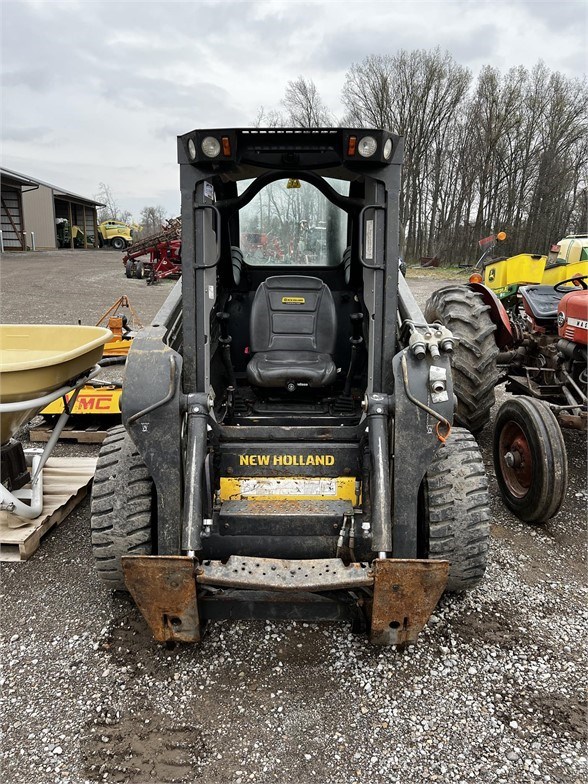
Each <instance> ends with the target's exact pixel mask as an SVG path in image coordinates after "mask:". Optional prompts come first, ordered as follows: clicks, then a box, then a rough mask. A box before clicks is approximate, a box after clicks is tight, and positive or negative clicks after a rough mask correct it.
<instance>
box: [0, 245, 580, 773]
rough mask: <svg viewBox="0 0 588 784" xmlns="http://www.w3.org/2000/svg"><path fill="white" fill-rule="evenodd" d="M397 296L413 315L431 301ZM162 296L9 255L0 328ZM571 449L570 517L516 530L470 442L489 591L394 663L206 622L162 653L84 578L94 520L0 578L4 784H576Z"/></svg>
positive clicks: (48, 541) (357, 649)
mask: <svg viewBox="0 0 588 784" xmlns="http://www.w3.org/2000/svg"><path fill="white" fill-rule="evenodd" d="M411 283H412V284H414V285H413V291H414V292H415V295H416V296H417V299H419V300H420V302H421V303H423V302H424V299H426V297H427V296H428V293H429V292H430V291H431V290H432V289H433V288H436V287H438V286H440V285H443V281H441V280H429V279H422V278H420V279H418V280H414V281H411ZM171 285H172V284H171V283H170V282H162V283H161V284H159V285H158V286H154V287H148V286H147V285H146V284H145V283H144V282H143V281H135V280H131V281H127V280H126V279H125V278H124V276H123V273H122V265H121V264H120V255H119V254H117V253H114V252H112V251H110V252H109V251H99V252H94V251H87V252H71V251H59V252H51V253H38V254H14V255H8V256H4V257H3V259H2V303H1V309H2V320H3V321H8V322H27V321H28V322H52V323H60V322H63V323H77V320H78V318H80V319H81V320H82V321H83V322H84V323H88V324H92V323H94V322H95V321H96V320H97V319H98V317H99V316H100V315H101V313H102V312H103V311H104V310H106V308H107V307H108V306H109V305H110V304H111V302H113V301H114V300H115V299H116V298H117V297H118V296H120V295H121V294H123V293H126V294H128V295H129V297H130V299H131V302H132V303H133V305H134V306H135V307H136V309H137V310H138V312H139V315H140V316H141V317H142V319H143V320H144V321H146V322H147V321H149V319H150V318H151V317H152V316H153V314H154V313H155V312H156V310H157V308H158V307H159V305H160V304H161V302H162V301H163V300H164V298H165V296H166V294H167V293H168V292H169V290H170V289H171ZM565 440H566V444H567V448H568V453H569V459H570V486H569V491H568V498H567V501H566V504H565V506H564V508H563V510H562V512H561V513H560V514H559V516H558V517H557V518H556V519H555V520H553V521H552V522H551V523H550V524H549V525H546V526H539V527H530V526H527V525H525V524H523V523H521V522H519V521H518V520H516V519H515V518H514V517H512V516H511V515H510V513H509V512H507V511H506V509H505V507H504V506H503V505H502V503H501V501H500V499H499V497H498V493H497V487H496V482H495V480H494V477H493V475H492V471H491V449H490V433H489V432H485V433H484V434H483V436H482V438H481V446H482V449H483V454H484V459H485V462H486V465H487V468H488V470H489V472H490V474H491V492H492V498H491V502H492V512H493V524H492V542H491V557H490V566H489V569H488V572H487V576H486V579H485V580H484V581H483V583H482V585H480V586H479V587H478V588H477V589H476V590H474V591H473V592H471V593H469V594H467V595H463V596H457V597H456V596H453V597H445V598H443V599H442V601H441V603H440V605H439V606H438V608H437V610H436V611H435V614H434V615H433V616H432V617H431V620H430V623H429V625H428V627H427V628H426V629H425V631H424V632H423V634H422V635H421V637H420V639H419V643H418V645H417V646H414V647H410V648H408V650H406V651H403V652H398V651H396V650H392V649H379V648H375V647H370V646H369V645H368V644H367V642H366V641H365V639H363V638H361V637H359V638H358V637H354V636H352V635H351V634H349V632H348V629H347V628H346V627H345V626H343V625H341V626H340V625H328V624H327V625H320V626H319V625H308V624H305V623H294V622H290V623H263V622H249V623H245V622H238V623H237V622H229V621H224V622H216V623H212V624H210V626H209V629H208V633H207V635H206V637H205V640H204V642H203V644H202V645H201V646H200V647H175V648H173V649H166V648H165V647H160V646H158V645H156V644H155V643H154V642H153V641H152V639H151V636H150V634H149V632H148V631H147V629H146V626H145V624H144V623H143V620H142V618H141V616H140V614H139V612H138V611H137V609H136V608H135V606H134V605H133V604H132V602H131V601H130V600H129V599H128V598H126V597H125V596H124V595H123V596H119V595H116V596H114V597H113V596H111V595H110V594H109V593H108V592H107V590H106V589H105V588H104V587H103V586H102V585H101V584H100V583H99V582H98V580H97V578H96V577H95V575H94V570H93V565H92V558H91V550H90V522H89V502H88V501H87V500H86V501H85V502H84V503H83V504H82V505H81V506H80V507H78V509H77V510H76V511H75V512H74V513H73V514H72V515H71V516H70V517H69V518H68V519H67V520H66V521H65V522H64V523H63V524H62V525H61V526H59V527H58V528H57V529H54V530H53V532H52V533H50V534H49V535H48V536H47V537H46V538H45V539H44V540H43V543H42V546H41V548H40V549H39V550H38V551H37V553H36V554H35V555H34V556H33V557H32V558H31V559H30V560H29V561H27V562H25V563H16V564H9V565H7V564H3V565H2V596H1V607H2V614H1V632H2V637H1V644H2V650H1V654H0V656H1V659H0V661H1V663H2V677H1V684H2V698H3V710H2V730H3V744H2V751H3V757H4V762H3V773H4V781H6V782H9V784H21V783H22V784H49V782H59V784H81V783H82V782H129V783H132V784H146V782H157V783H158V784H159V783H161V784H163V783H165V782H181V783H182V784H188V782H203V784H221V783H222V784H246V782H260V783H261V784H267V783H268V782H279V784H290V783H292V784H294V782H296V784H300V783H302V784H307V783H309V782H311V781H313V782H318V784H360V782H361V784H380V782H381V783H382V784H384V782H385V783H386V784H392V783H393V782H402V783H403V784H404V782H407V781H410V782H416V783H417V784H420V782H429V781H431V782H433V781H437V782H499V783H502V782H504V784H507V783H508V784H512V782H516V783H517V784H518V783H519V782H566V783H567V782H570V783H574V784H580V782H584V781H585V776H586V756H585V754H586V746H585V740H586V714H585V701H584V700H585V673H586V660H585V653H584V652H585V647H586V631H585V630H586V620H587V618H588V612H587V604H586V587H585V576H586V567H585V554H586V553H585V543H586V500H587V497H588V494H587V492H586V460H585V454H586V445H585V437H584V436H583V435H582V434H580V433H574V432H566V433H565ZM58 449H59V452H58V453H59V454H79V455H82V454H83V455H90V454H94V453H95V452H96V448H95V447H91V446H86V445H80V446H78V445H76V446H66V445H60V446H59V448H58Z"/></svg>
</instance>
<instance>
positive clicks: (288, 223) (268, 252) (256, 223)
mask: <svg viewBox="0 0 588 784" xmlns="http://www.w3.org/2000/svg"><path fill="white" fill-rule="evenodd" d="M328 182H329V184H330V185H331V186H332V187H333V188H335V190H337V191H338V192H339V193H346V192H347V191H348V189H349V184H348V183H346V182H341V181H339V180H328ZM243 184H245V183H243ZM247 184H248V183H247ZM240 190H241V189H240ZM239 221H240V230H241V250H242V252H243V257H244V259H245V262H246V263H247V264H253V265H258V264H308V265H313V266H317V267H331V266H336V265H337V264H340V263H341V261H342V258H343V251H344V249H345V247H346V244H347V214H346V213H345V212H344V211H343V210H341V209H340V208H339V207H336V206H335V205H334V204H332V203H331V202H330V201H329V200H328V199H327V197H326V196H324V195H323V194H322V193H321V192H320V191H319V190H318V189H317V188H315V186H314V185H310V184H309V183H307V182H304V181H302V180H294V179H290V180H278V181H276V182H273V183H271V184H270V185H267V186H266V187H265V188H263V189H262V190H261V191H260V192H259V193H258V194H257V195H256V196H255V197H254V198H253V199H252V200H251V201H250V202H249V204H247V205H246V206H245V207H243V209H242V210H241V211H240V213H239Z"/></svg>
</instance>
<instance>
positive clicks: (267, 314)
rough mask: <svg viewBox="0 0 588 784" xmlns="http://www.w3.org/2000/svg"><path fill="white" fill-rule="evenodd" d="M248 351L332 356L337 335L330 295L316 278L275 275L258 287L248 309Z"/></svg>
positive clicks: (333, 307)
mask: <svg viewBox="0 0 588 784" xmlns="http://www.w3.org/2000/svg"><path fill="white" fill-rule="evenodd" d="M250 332H251V350H252V351H253V352H254V353H256V352H258V351H316V352H320V353H326V354H332V353H333V350H334V348H335V338H336V334H337V314H336V312H335V303H334V301H333V295H332V294H331V292H330V290H329V288H328V287H327V286H326V285H325V284H324V283H323V281H322V280H320V279H319V278H311V277H306V276H300V275H277V276H274V277H271V278H267V280H265V281H264V282H263V283H261V284H260V286H259V288H258V289H257V291H256V293H255V297H254V299H253V305H252V308H251V323H250Z"/></svg>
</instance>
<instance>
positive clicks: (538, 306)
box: [519, 285, 573, 324]
mask: <svg viewBox="0 0 588 784" xmlns="http://www.w3.org/2000/svg"><path fill="white" fill-rule="evenodd" d="M519 291H520V292H521V294H522V296H523V304H524V305H525V309H527V307H528V309H529V310H530V313H529V315H530V316H533V318H534V319H535V321H536V322H537V323H538V324H543V322H551V321H555V319H556V318H557V308H558V305H559V301H560V300H561V298H562V297H563V293H561V292H558V291H554V289H553V286H539V285H538V286H521V287H520V289H519ZM570 291H573V289H570Z"/></svg>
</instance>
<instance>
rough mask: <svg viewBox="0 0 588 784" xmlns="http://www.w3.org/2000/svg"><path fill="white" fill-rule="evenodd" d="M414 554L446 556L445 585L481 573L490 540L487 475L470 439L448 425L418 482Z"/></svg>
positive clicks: (464, 585) (461, 587) (464, 583)
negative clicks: (416, 550) (448, 431)
mask: <svg viewBox="0 0 588 784" xmlns="http://www.w3.org/2000/svg"><path fill="white" fill-rule="evenodd" d="M419 522H420V526H419V528H420V530H419V550H420V553H419V557H420V558H431V559H435V560H442V561H449V564H450V567H449V579H448V582H447V588H446V590H448V591H455V592H458V591H465V590H467V589H469V588H473V587H474V586H475V585H476V584H477V583H478V582H480V580H481V579H482V577H483V576H484V572H485V571H486V562H487V558H488V546H489V541H490V507H489V500H488V479H487V477H486V471H485V469H484V461H483V460H482V455H481V453H480V448H479V447H478V444H477V443H476V439H475V438H474V437H473V435H472V434H471V433H469V432H468V431H467V430H465V429H463V428H461V427H454V428H453V429H452V431H451V435H450V436H449V438H448V439H447V441H446V442H445V443H444V444H443V445H442V446H441V447H440V448H439V450H438V451H437V454H436V455H435V457H434V459H433V462H432V463H431V465H430V466H429V470H428V471H427V473H426V474H425V478H424V479H423V483H422V485H421V497H420V514H419Z"/></svg>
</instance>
